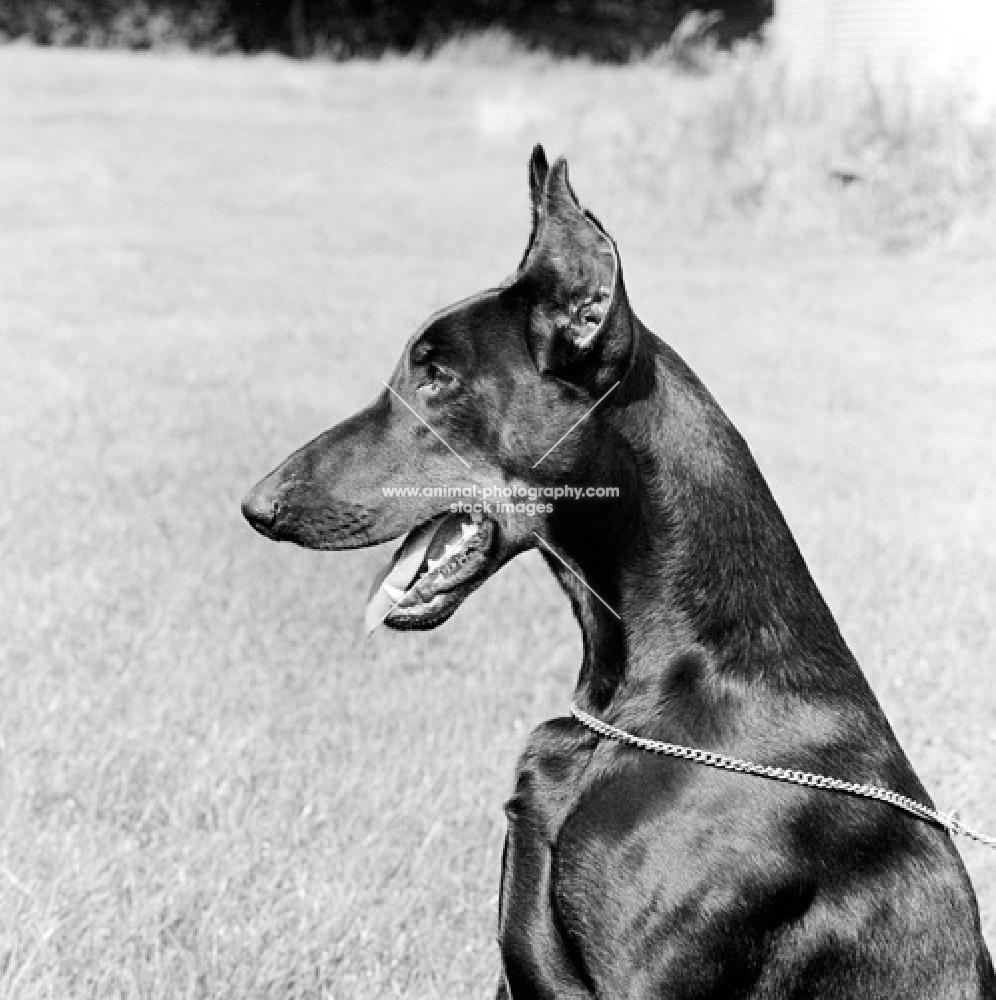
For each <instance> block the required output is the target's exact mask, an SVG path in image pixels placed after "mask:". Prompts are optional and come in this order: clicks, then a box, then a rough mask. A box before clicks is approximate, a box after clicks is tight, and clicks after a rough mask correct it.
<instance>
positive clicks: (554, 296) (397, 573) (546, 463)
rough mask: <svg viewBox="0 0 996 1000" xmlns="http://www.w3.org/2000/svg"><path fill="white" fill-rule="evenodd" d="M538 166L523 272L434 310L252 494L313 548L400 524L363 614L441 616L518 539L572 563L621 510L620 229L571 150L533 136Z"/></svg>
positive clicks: (254, 508)
mask: <svg viewBox="0 0 996 1000" xmlns="http://www.w3.org/2000/svg"><path fill="white" fill-rule="evenodd" d="M529 182H530V191H531V196H532V231H531V233H530V237H529V242H528V245H527V247H526V252H525V254H524V255H523V258H522V260H521V262H520V264H519V266H518V268H517V269H516V271H515V273H514V274H513V275H512V276H511V277H510V278H508V279H507V280H506V281H504V282H503V283H502V284H501V285H499V286H498V287H496V288H492V289H489V290H487V291H484V292H482V293H480V294H478V295H474V296H472V297H470V298H468V299H465V300H463V301H461V302H458V303H456V304H455V305H453V306H450V307H449V308H447V309H444V310H442V311H441V312H439V313H437V314H435V315H434V316H432V317H430V319H429V320H428V321H427V322H426V323H425V324H424V325H423V326H422V327H421V328H420V329H419V330H418V331H417V332H416V333H415V334H414V336H413V337H412V338H411V339H410V340H409V341H408V343H407V345H406V346H405V349H404V350H403V352H402V354H401V358H400V360H399V361H398V364H397V366H396V367H395V369H394V372H393V374H392V375H391V377H390V379H388V380H387V382H385V388H384V391H383V392H382V393H381V394H380V395H379V396H378V397H377V398H376V399H375V400H374V401H373V403H371V405H370V406H368V407H367V408H366V409H364V410H362V411H361V412H359V413H357V414H355V415H354V416H352V417H350V418H349V419H347V420H345V421H343V422H342V423H340V424H338V425H337V426H335V427H333V428H332V429H331V430H329V431H326V432H325V433H324V434H322V435H320V436H319V437H318V438H316V439H315V440H314V441H312V442H310V443H309V444H306V445H305V446H304V447H303V448H301V449H300V450H299V451H297V452H295V453H294V454H293V455H291V456H290V457H289V458H288V459H286V460H285V461H284V462H283V463H282V464H281V465H280V466H279V467H278V468H277V469H276V470H275V471H273V472H272V473H270V475H268V476H267V477H266V478H265V479H263V480H262V481H261V482H260V483H259V484H258V485H257V486H256V487H255V488H254V489H253V490H252V491H251V492H250V493H249V494H248V496H247V497H246V499H245V500H244V502H243V505H242V506H243V512H244V513H245V516H246V518H247V519H248V520H249V522H250V523H251V524H252V525H253V527H254V528H256V530H258V531H259V532H260V533H262V534H263V535H265V536H266V537H268V538H271V539H274V540H279V541H292V542H296V543H297V544H299V545H304V546H307V547H309V548H318V549H346V548H355V547H359V546H366V545H375V544H378V543H380V542H386V541H390V540H392V539H396V538H398V537H401V536H404V541H403V542H402V544H401V546H400V547H399V548H398V550H397V551H396V553H395V554H394V556H393V558H392V559H391V561H390V563H389V564H388V565H387V566H386V567H385V568H384V569H383V570H382V571H381V573H380V574H378V576H377V578H376V579H375V580H374V583H373V588H372V591H371V598H370V601H369V603H368V609H367V624H368V627H373V626H375V625H376V624H378V623H379V621H381V620H383V621H384V622H385V623H386V624H387V625H388V626H390V627H392V628H399V629H412V628H421V629H425V628H433V627H435V626H436V625H439V624H441V623H442V622H443V621H445V620H446V619H447V618H449V617H450V615H452V614H453V612H454V611H455V610H456V609H457V608H458V607H459V606H460V604H461V603H462V602H463V601H464V600H465V599H466V598H467V596H468V595H469V594H470V593H471V592H472V591H473V590H475V589H476V588H477V587H479V586H480V585H481V584H482V583H483V582H484V581H485V580H486V579H488V577H490V576H491V575H492V574H493V573H495V572H496V571H497V570H498V569H499V568H500V567H501V566H502V565H504V564H505V563H506V562H508V561H509V560H510V559H512V558H513V557H514V556H515V555H517V554H518V553H520V552H522V551H525V550H526V549H529V548H534V547H540V548H543V547H544V546H545V547H546V548H547V549H549V550H550V552H556V553H558V554H559V555H562V557H563V558H565V559H566V560H567V561H569V560H570V553H571V547H572V538H573V537H574V536H575V535H576V534H577V533H578V532H580V531H584V530H589V529H590V530H599V527H598V526H599V522H600V521H602V522H604V524H603V527H604V525H605V524H608V523H609V522H610V521H612V520H613V519H611V518H609V519H606V518H605V517H604V514H605V512H606V509H607V505H611V504H613V503H618V498H615V499H613V498H611V497H610V498H606V497H605V496H604V490H605V488H606V487H608V489H609V490H610V491H611V490H612V489H616V490H619V489H621V488H622V487H621V485H620V480H621V479H625V478H626V475H625V473H626V469H625V466H626V463H627V455H628V451H627V449H626V447H625V445H624V442H622V441H621V438H620V435H619V434H618V433H617V432H616V431H615V430H614V428H613V424H612V420H611V419H610V418H611V414H612V412H613V409H614V407H615V406H616V405H617V403H616V397H618V396H619V395H620V393H619V392H618V389H619V385H620V383H621V382H622V381H623V379H624V378H625V375H626V372H627V370H628V367H629V365H630V361H631V358H632V355H633V351H634V343H635V338H636V336H637V333H636V330H637V325H636V323H635V321H634V318H633V316H632V314H631V312H630V309H629V305H628V302H627V299H626V295H625V291H624V288H623V282H622V269H621V266H620V261H619V255H618V253H617V251H616V247H615V244H614V243H613V241H612V239H611V238H610V237H609V235H608V234H607V233H606V231H605V230H604V228H603V227H602V225H601V224H600V223H599V222H598V221H597V220H596V219H595V217H594V216H593V215H591V214H590V213H589V212H587V211H585V210H584V209H583V208H582V207H581V206H580V204H579V202H578V199H577V197H576V196H575V194H574V191H573V190H572V188H571V185H570V181H569V179H568V171H567V163H566V162H565V161H564V160H562V159H561V160H558V161H557V162H555V163H554V164H553V166H552V167H548V165H547V160H546V156H545V155H544V153H543V150H542V148H541V147H539V146H537V147H536V148H535V149H534V151H533V154H532V158H531V160H530V163H529ZM600 490H601V491H603V493H602V495H598V493H599V491H600ZM568 491H570V493H571V495H570V496H568V495H567V494H568ZM575 493H577V494H581V495H579V496H575V495H573V494H575ZM586 493H591V494H592V495H584V494H586ZM610 535H611V532H608V531H607V533H605V534H604V538H605V544H611V537H610Z"/></svg>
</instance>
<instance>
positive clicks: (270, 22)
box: [0, 0, 772, 61]
mask: <svg viewBox="0 0 996 1000" xmlns="http://www.w3.org/2000/svg"><path fill="white" fill-rule="evenodd" d="M771 6H772V5H771V0H695V2H691V3H689V2H686V0H655V2H646V0H566V2H565V0H5V2H4V3H3V4H2V5H0V37H7V38H29V39H33V40H34V41H36V42H39V43H41V44H45V45H96V46H112V45H113V46H122V47H127V48H153V47H156V46H158V45H161V44H164V43H168V44H174V45H175V44H185V45H188V46H190V47H194V48H204V47H209V48H219V47H221V48H225V47H229V46H231V45H233V44H234V45H237V46H238V47H239V48H241V49H244V50H246V51H260V50H263V49H277V50H280V51H284V52H293V53H294V54H296V55H302V56H303V55H311V54H314V53H316V52H321V53H328V54H332V55H334V56H337V57H347V56H352V55H377V54H380V53H382V52H385V51H389V50H394V51H401V52H409V51H412V50H414V49H421V50H423V51H424V50H431V49H433V48H435V47H436V46H438V45H439V44H441V43H442V42H444V41H445V40H446V39H448V38H451V37H453V36H454V35H459V34H461V33H464V32H466V31H474V30H484V29H487V28H505V29H506V30H508V31H510V32H511V33H512V34H513V35H515V36H516V38H517V39H519V40H520V41H521V42H523V43H524V44H525V45H527V46H530V47H538V48H544V49H547V50H549V51H552V52H556V53H559V54H563V55H578V54H585V55H589V56H593V57H595V58H597V59H601V60H614V61H621V60H625V59H628V58H630V57H631V56H634V55H641V54H645V53H646V52H648V51H650V50H651V49H653V48H655V47H656V46H659V45H660V44H661V43H662V42H664V41H666V40H667V39H668V38H669V37H670V35H671V33H672V31H673V30H674V28H675V26H676V25H677V24H678V23H679V22H680V20H681V18H682V16H683V15H684V14H685V13H686V12H687V11H688V10H689V9H694V8H701V9H703V10H710V9H713V8H716V9H718V10H720V11H721V12H722V13H723V14H724V15H725V16H724V17H723V18H722V19H721V20H720V21H719V22H718V23H717V24H716V25H715V26H714V31H715V33H716V36H717V38H719V39H720V41H722V42H728V41H731V40H733V39H735V38H740V37H744V36H746V35H750V34H751V33H753V32H756V31H757V30H758V29H759V28H760V26H761V24H762V23H763V22H764V20H765V19H766V18H767V17H768V16H770V14H771Z"/></svg>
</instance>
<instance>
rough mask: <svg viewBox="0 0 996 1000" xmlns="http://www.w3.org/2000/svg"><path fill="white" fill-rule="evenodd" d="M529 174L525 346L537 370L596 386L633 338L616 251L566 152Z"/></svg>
mask: <svg viewBox="0 0 996 1000" xmlns="http://www.w3.org/2000/svg"><path fill="white" fill-rule="evenodd" d="M539 153H540V154H542V150H541V149H540V150H539ZM535 161H536V152H535V151H534V153H533V162H535ZM542 166H543V167H545V166H546V158H545V157H543V158H542ZM540 176H541V177H542V182H543V183H542V190H541V191H539V192H537V186H538V185H537V181H538V179H539V177H540ZM530 179H531V187H532V188H533V204H534V227H533V235H532V238H531V241H530V246H529V248H528V250H527V252H526V257H525V259H524V260H523V262H522V266H521V269H520V280H521V283H522V287H523V289H524V290H525V292H526V294H527V295H528V296H529V299H530V319H529V329H528V334H527V336H528V338H529V348H530V351H531V352H532V355H533V358H534V359H535V361H536V365H537V367H538V368H539V370H540V371H541V372H543V373H544V374H546V373H549V374H555V375H557V376H558V377H560V378H564V379H566V380H568V381H574V382H577V383H579V384H584V385H586V386H588V387H589V388H590V389H591V390H592V391H603V392H604V391H605V390H607V389H608V388H609V387H610V386H611V385H612V384H613V383H614V382H616V381H617V380H618V379H619V378H621V377H622V374H623V373H624V371H625V368H626V365H627V363H628V361H629V356H630V353H631V351H632V346H633V323H632V315H631V313H630V311H629V305H628V303H627V301H626V294H625V291H624V290H623V284H622V268H621V266H620V263H619V254H618V252H617V251H616V246H615V243H613V241H612V239H611V238H610V236H609V235H608V233H606V232H605V230H604V229H603V228H602V225H601V223H599V222H598V220H597V219H596V218H595V217H594V216H593V215H592V214H591V213H590V212H587V211H585V210H584V209H583V208H582V207H581V205H580V204H579V202H578V199H577V196H576V195H575V194H574V190H573V189H572V188H571V184H570V180H569V178H568V176H567V161H566V160H563V159H559V160H557V161H556V163H554V165H553V166H552V167H551V168H550V169H549V172H547V171H545V170H543V171H542V172H540V171H536V170H531V173H530ZM537 194H538V195H539V196H538V197H537Z"/></svg>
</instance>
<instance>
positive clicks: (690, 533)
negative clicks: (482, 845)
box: [547, 328, 856, 714]
mask: <svg viewBox="0 0 996 1000" xmlns="http://www.w3.org/2000/svg"><path fill="white" fill-rule="evenodd" d="M635 350H636V356H635V358H634V362H633V364H632V366H631V368H630V370H629V372H628V373H627V376H626V378H625V380H624V382H623V384H622V385H621V386H620V390H619V393H618V398H617V399H615V400H614V405H613V407H612V410H611V412H610V414H609V415H608V416H607V420H608V422H609V425H610V427H611V436H612V437H613V440H612V441H611V442H610V443H609V446H608V447H607V448H606V449H605V452H606V454H608V455H611V456H613V457H612V458H611V459H610V461H611V463H612V469H611V472H610V473H609V481H613V482H615V483H617V484H619V485H620V488H621V491H622V496H621V498H620V500H619V502H616V503H613V504H603V505H601V506H600V507H599V508H598V509H597V510H593V509H591V508H588V509H585V508H582V507H580V506H578V507H577V508H576V509H574V510H568V511H566V512H565V514H564V515H563V517H562V518H559V519H558V521H557V523H556V525H555V528H556V534H555V542H556V543H558V544H559V546H560V548H559V551H560V552H561V553H564V554H566V555H567V561H568V564H569V566H567V567H565V566H564V565H562V564H561V563H559V561H558V560H557V559H554V558H552V557H551V556H549V555H548V556H547V562H548V564H549V565H550V567H551V569H553V571H554V573H555V575H556V576H557V578H558V580H559V582H560V584H561V586H562V587H563V589H564V590H565V591H566V592H567V594H568V596H569V597H570V600H571V604H572V607H573V610H574V614H575V616H576V618H577V620H578V622H579V624H580V626H581V630H582V634H583V649H584V654H583V661H582V667H581V672H580V676H579V680H578V690H577V692H576V698H577V700H578V702H579V704H581V705H582V707H590V708H591V709H592V710H595V711H602V710H605V709H606V708H607V707H608V706H609V705H610V704H611V705H612V706H613V708H618V709H624V710H625V711H627V713H630V714H631V712H630V710H632V709H637V708H639V706H641V705H642V706H644V707H645V708H646V710H647V711H658V710H659V708H660V705H661V703H662V700H663V701H667V700H668V699H669V698H670V699H672V700H673V699H674V697H675V696H680V695H681V694H682V693H683V692H687V689H688V688H689V687H690V686H692V687H696V688H697V689H699V690H704V689H705V688H706V687H709V688H711V690H713V691H716V690H718V689H719V687H725V688H726V689H727V690H729V689H730V687H731V685H738V686H741V687H748V686H754V687H755V688H756V687H757V685H758V684H763V685H765V686H766V687H771V686H779V685H781V686H789V687H792V686H794V685H797V684H800V683H803V682H805V683H807V684H812V683H813V682H814V680H815V681H818V682H821V683H823V684H824V686H828V685H829V686H832V687H835V686H837V685H839V684H840V683H842V682H843V680H844V678H843V677H842V676H840V674H841V672H842V671H841V668H842V667H843V673H844V674H847V675H851V676H852V679H853V674H852V669H851V667H852V665H853V666H855V669H856V665H854V661H853V657H851V654H850V652H849V651H848V649H847V647H846V645H845V644H844V641H843V639H842V638H841V636H840V633H839V631H838V629H837V626H836V623H835V622H834V620H833V617H832V615H831V613H830V611H829V609H828V608H827V606H826V604H825V602H824V601H823V599H822V597H821V595H820V593H819V591H818V590H817V588H816V585H815V584H814V582H813V580H812V577H811V576H810V574H809V571H808V569H807V567H806V565H805V562H804V560H803V558H802V555H801V554H800V552H799V549H798V547H797V545H796V543H795V541H794V539H793V538H792V535H791V532H790V531H789V528H788V526H787V525H786V523H785V521H784V519H783V517H782V515H781V512H780V511H779V509H778V507H777V505H776V504H775V501H774V499H773V498H772V496H771V493H770V491H769V490H768V487H767V484H766V483H765V482H764V479H763V477H762V476H761V473H760V471H759V470H758V468H757V465H756V463H755V462H754V459H753V457H752V456H751V454H750V451H749V450H748V448H747V446H746V444H745V443H744V441H743V439H742V438H741V437H740V435H739V434H738V433H737V431H736V430H735V428H734V427H733V426H732V424H731V423H730V422H729V420H728V419H727V418H726V416H725V415H724V414H723V412H722V410H721V409H720V408H719V406H718V405H717V404H716V402H715V401H714V400H713V399H712V397H711V396H710V395H709V393H708V392H707V390H706V389H705V388H704V387H703V386H702V384H701V382H699V380H698V379H697V378H696V377H695V375H694V374H693V373H692V372H691V371H690V370H689V369H688V368H687V366H686V365H685V364H684V363H683V362H682V361H681V359H680V358H678V356H677V355H676V354H675V353H674V352H673V351H671V349H670V348H668V347H667V346H666V345H664V344H663V343H662V342H661V341H660V340H658V339H657V338H656V337H654V336H653V335H652V334H650V333H649V331H647V330H646V329H643V328H641V329H640V335H639V337H638V338H637V344H636V348H635ZM602 474H603V475H605V472H604V471H603V473H602ZM707 682H708V683H707ZM717 686H719V687H717ZM638 714H643V713H642V712H638Z"/></svg>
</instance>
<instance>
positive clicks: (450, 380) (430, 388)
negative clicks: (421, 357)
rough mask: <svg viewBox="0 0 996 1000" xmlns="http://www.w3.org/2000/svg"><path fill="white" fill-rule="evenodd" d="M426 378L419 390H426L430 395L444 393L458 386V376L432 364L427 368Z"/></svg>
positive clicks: (419, 385)
mask: <svg viewBox="0 0 996 1000" xmlns="http://www.w3.org/2000/svg"><path fill="white" fill-rule="evenodd" d="M425 370H426V377H425V378H424V379H423V380H422V381H421V382H420V383H419V384H418V387H417V388H418V389H419V390H420V391H421V390H424V391H425V392H426V393H427V394H428V395H434V394H435V393H437V392H442V390H443V389H449V388H451V387H452V386H454V385H455V384H456V376H455V375H454V374H453V372H451V371H447V369H445V368H442V367H440V366H439V365H437V364H433V363H432V362H430V363H429V364H427V365H426V366H425Z"/></svg>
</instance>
